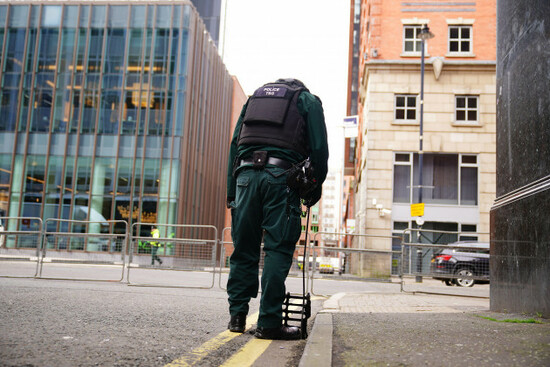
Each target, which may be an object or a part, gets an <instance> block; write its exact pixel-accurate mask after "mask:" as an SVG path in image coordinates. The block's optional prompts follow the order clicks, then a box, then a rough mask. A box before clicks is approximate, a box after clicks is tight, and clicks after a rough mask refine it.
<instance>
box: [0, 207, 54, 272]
mask: <svg viewBox="0 0 550 367" xmlns="http://www.w3.org/2000/svg"><path fill="white" fill-rule="evenodd" d="M42 229H43V222H42V219H40V218H36V217H0V260H1V262H0V277H4V278H7V277H9V278H34V277H36V275H37V274H38V262H39V261H38V259H39V255H40V247H41V240H42ZM31 274H32V275H31Z"/></svg>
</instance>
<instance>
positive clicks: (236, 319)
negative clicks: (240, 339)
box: [227, 313, 246, 333]
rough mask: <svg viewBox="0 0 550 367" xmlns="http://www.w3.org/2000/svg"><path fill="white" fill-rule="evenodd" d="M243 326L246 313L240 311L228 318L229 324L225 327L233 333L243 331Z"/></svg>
mask: <svg viewBox="0 0 550 367" xmlns="http://www.w3.org/2000/svg"><path fill="white" fill-rule="evenodd" d="M245 326H246V315H245V314H244V313H240V314H237V315H235V316H231V320H229V325H227V328H228V329H229V331H232V332H234V333H244V328H245Z"/></svg>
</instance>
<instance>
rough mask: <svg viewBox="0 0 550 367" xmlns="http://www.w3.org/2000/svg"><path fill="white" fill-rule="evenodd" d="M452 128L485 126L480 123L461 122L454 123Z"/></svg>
mask: <svg viewBox="0 0 550 367" xmlns="http://www.w3.org/2000/svg"><path fill="white" fill-rule="evenodd" d="M452 126H455V127H483V124H481V123H479V122H477V121H476V122H461V121H460V122H459V121H454V122H453V123H452Z"/></svg>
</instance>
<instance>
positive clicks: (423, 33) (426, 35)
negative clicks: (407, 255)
mask: <svg viewBox="0 0 550 367" xmlns="http://www.w3.org/2000/svg"><path fill="white" fill-rule="evenodd" d="M419 37H420V40H421V51H420V52H421V56H420V139H419V140H420V146H419V149H418V174H419V177H418V203H422V189H423V185H422V184H423V182H422V176H423V168H424V53H425V48H426V41H427V40H429V39H431V38H433V37H434V34H433V33H432V32H430V28H428V25H426V24H424V26H423V27H422V29H421V30H420V34H419ZM422 223H423V221H422ZM421 228H422V225H419V229H421ZM418 238H419V242H420V231H419V232H418ZM416 255H417V258H416V271H417V274H422V249H418V250H417V251H416ZM416 282H418V283H420V282H422V276H420V275H417V276H416Z"/></svg>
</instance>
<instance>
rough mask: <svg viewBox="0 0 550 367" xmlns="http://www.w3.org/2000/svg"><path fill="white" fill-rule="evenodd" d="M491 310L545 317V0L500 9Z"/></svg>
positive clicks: (548, 298) (549, 130)
mask: <svg viewBox="0 0 550 367" xmlns="http://www.w3.org/2000/svg"><path fill="white" fill-rule="evenodd" d="M497 17H498V21H497V34H498V37H497V39H498V45H497V200H496V201H495V204H494V206H493V208H492V210H491V263H490V266H491V309H492V310H494V311H509V312H528V313H542V314H543V315H544V316H545V317H550V284H549V283H550V216H549V213H550V57H549V56H550V54H549V51H548V50H549V49H550V22H549V19H550V3H549V2H548V1H547V0H524V1H516V0H500V1H499V2H498V9H497Z"/></svg>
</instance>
